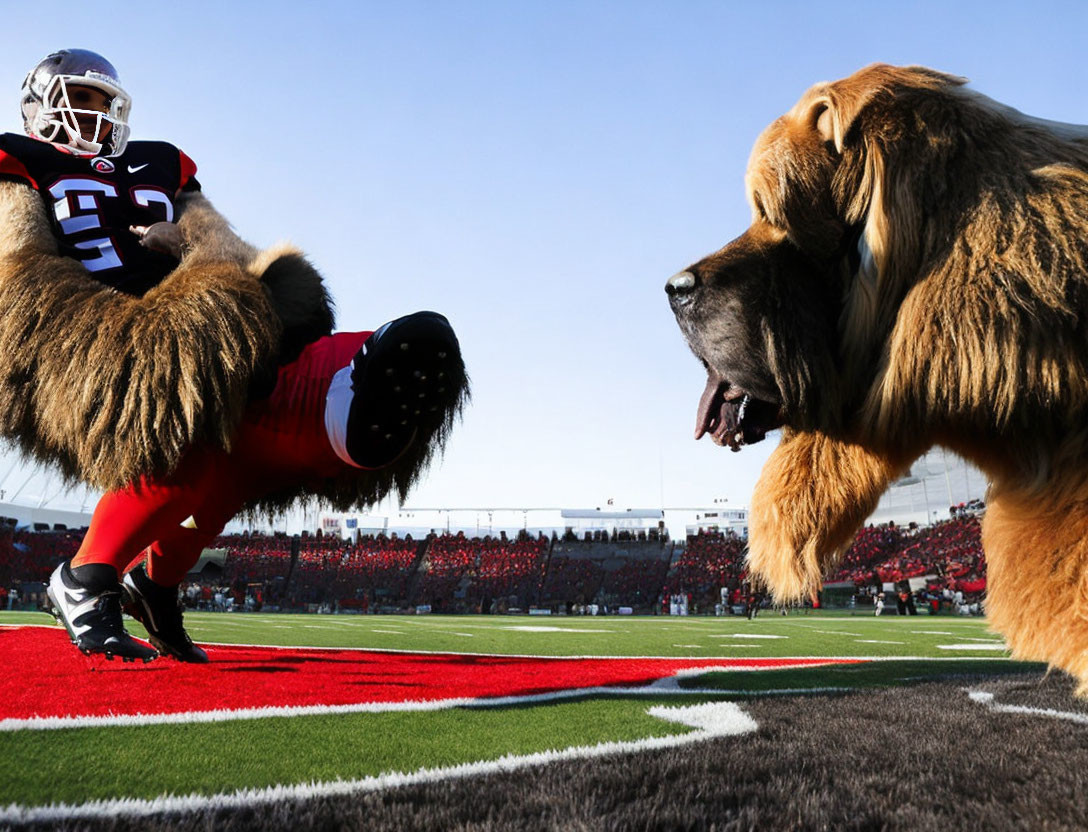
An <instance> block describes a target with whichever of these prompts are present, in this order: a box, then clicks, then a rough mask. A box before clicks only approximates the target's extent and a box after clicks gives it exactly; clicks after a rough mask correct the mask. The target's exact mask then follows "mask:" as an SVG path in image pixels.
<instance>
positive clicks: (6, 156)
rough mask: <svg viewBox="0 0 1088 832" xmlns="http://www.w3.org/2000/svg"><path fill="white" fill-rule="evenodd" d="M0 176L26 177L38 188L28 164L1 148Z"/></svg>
mask: <svg viewBox="0 0 1088 832" xmlns="http://www.w3.org/2000/svg"><path fill="white" fill-rule="evenodd" d="M0 176H15V177H18V178H19V179H25V180H26V181H27V182H29V183H30V184H31V185H32V186H34V190H38V183H37V182H35V181H34V177H33V176H31V175H30V171H28V170H27V169H26V165H24V164H23V163H22V162H20V161H19V160H18V159H16V158H15V157H14V156H12V155H11V154H10V153H5V152H4V151H3V150H0Z"/></svg>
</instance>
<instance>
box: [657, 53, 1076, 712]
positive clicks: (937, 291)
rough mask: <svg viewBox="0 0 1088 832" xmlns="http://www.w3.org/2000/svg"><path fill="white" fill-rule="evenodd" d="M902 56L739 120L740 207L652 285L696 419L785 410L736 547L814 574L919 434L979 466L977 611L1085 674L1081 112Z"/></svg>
mask: <svg viewBox="0 0 1088 832" xmlns="http://www.w3.org/2000/svg"><path fill="white" fill-rule="evenodd" d="M963 83H964V82H963V80H962V79H960V78H955V77H952V76H949V75H945V74H942V73H939V72H934V71H932V70H928V69H924V68H920V67H907V68H899V67H891V66H884V65H874V66H871V67H868V68H866V69H863V70H861V71H860V72H858V73H856V74H855V75H852V76H851V77H849V78H846V79H844V80H842V81H838V82H835V83H826V84H819V85H817V86H815V87H813V88H812V89H811V90H809V91H808V92H807V93H806V94H805V95H804V96H803V97H802V98H801V100H800V102H798V104H797V105H796V106H795V107H794V108H793V109H792V110H791V111H790V112H789V113H787V114H786V115H785V116H783V117H781V118H780V119H778V120H777V121H775V122H774V123H773V124H772V125H771V126H770V127H768V128H767V130H766V131H764V133H763V134H762V136H760V138H759V140H758V141H757V142H756V146H755V149H754V150H753V153H752V158H751V160H750V163H749V168H748V176H747V185H748V197H749V200H750V203H751V205H752V210H753V223H752V226H751V227H750V228H749V229H748V231H747V232H745V233H744V234H743V235H742V236H741V237H740V238H738V239H737V240H735V241H734V242H732V243H730V244H729V245H727V246H726V247H725V248H724V249H722V250H721V251H719V252H717V253H715V254H713V255H711V256H709V257H707V258H705V259H704V260H702V261H700V262H699V263H697V264H695V265H694V266H692V267H691V268H690V269H689V270H687V271H686V272H682V273H680V274H679V275H676V276H675V277H673V278H672V279H670V281H669V285H668V286H667V287H666V289H667V291H668V292H669V295H670V299H671V303H672V306H673V309H674V312H675V313H676V316H677V320H678V322H679V323H680V325H681V328H682V329H683V330H684V332H685V334H686V336H687V338H688V341H689V343H690V345H691V347H692V349H693V350H694V351H695V353H696V354H697V355H698V356H699V357H700V358H701V359H702V360H703V362H704V364H705V365H706V366H707V368H708V372H709V374H710V380H709V381H708V386H707V392H706V393H705V394H704V397H703V402H702V403H701V405H700V416H699V419H700V422H699V429H698V432H699V433H701V432H703V431H709V432H710V433H711V434H712V436H713V438H714V440H715V441H716V442H718V443H720V444H723V445H729V446H731V447H733V448H734V449H738V448H739V447H740V446H741V445H743V444H745V443H746V442H751V441H756V440H758V439H760V438H762V436H763V434H765V433H766V432H767V431H768V430H770V429H773V428H775V427H779V426H783V425H784V426H785V428H786V429H785V431H784V436H783V439H782V442H781V444H780V446H779V447H778V448H777V449H776V450H775V451H774V453H773V454H772V455H771V457H770V459H769V460H768V462H767V465H766V467H765V468H764V470H763V474H762V476H761V478H760V480H759V483H758V485H757V486H756V492H755V496H754V499H753V504H752V510H751V517H750V523H749V529H750V553H749V566H750V569H751V571H752V572H753V573H754V575H755V576H757V577H759V578H762V579H763V580H765V581H766V582H767V583H768V584H769V585H770V586H771V588H772V589H773V590H774V591H775V593H776V595H777V596H778V597H779V598H781V599H784V600H785V599H792V598H797V597H799V596H802V595H804V594H806V593H811V592H813V591H815V590H816V589H818V588H819V586H820V580H821V576H822V575H823V574H824V572H825V571H826V570H827V569H828V567H829V566H830V565H832V564H833V563H834V562H835V561H836V559H837V558H838V557H839V556H840V554H841V553H842V551H843V550H844V548H845V547H846V546H847V545H848V544H849V543H850V540H851V538H852V537H853V535H854V533H855V531H856V530H857V528H858V526H859V525H860V524H861V523H862V522H863V521H864V520H865V518H866V517H868V516H869V514H870V513H871V512H872V511H873V510H874V509H875V508H876V504H877V501H878V499H879V497H880V495H881V493H882V492H883V491H884V490H885V488H886V487H887V486H888V485H889V483H891V482H892V481H893V480H894V479H895V478H896V477H898V476H900V475H901V474H902V473H903V472H905V471H906V470H907V469H908V467H909V465H910V463H911V462H912V461H913V460H914V459H916V458H917V457H918V456H920V455H921V454H923V453H924V452H925V451H926V450H927V449H928V448H930V447H931V446H933V445H942V446H945V447H948V448H951V449H952V450H954V451H956V452H958V453H960V454H961V455H963V456H964V457H966V458H967V459H969V460H970V461H971V462H973V463H974V464H976V465H977V466H979V467H980V468H981V469H982V470H983V471H984V472H985V473H986V474H987V476H988V477H989V478H990V480H991V488H990V493H989V497H988V509H987V513H986V517H985V519H984V521H983V545H984V548H985V551H986V557H987V561H988V564H989V587H988V588H989V598H988V603H987V613H988V615H989V616H990V620H991V621H992V622H993V625H994V626H995V627H996V628H997V629H998V630H1000V631H1001V632H1002V633H1003V634H1004V635H1005V636H1006V638H1007V639H1008V642H1009V644H1010V646H1011V647H1012V649H1013V652H1014V655H1016V656H1018V657H1021V658H1025V659H1045V660H1047V661H1049V662H1051V663H1052V664H1054V665H1057V666H1060V667H1063V668H1065V669H1067V670H1069V671H1070V672H1072V673H1073V674H1075V675H1076V676H1077V677H1078V678H1079V679H1080V682H1081V686H1082V687H1081V692H1082V693H1088V366H1086V363H1088V331H1086V328H1085V315H1086V314H1088V129H1085V128H1083V127H1079V126H1075V125H1065V124H1058V123H1054V122H1046V121H1042V120H1039V119H1033V118H1030V117H1028V116H1025V115H1023V114H1021V113H1019V112H1017V111H1015V110H1013V109H1011V108H1009V107H1006V106H1004V105H1001V104H998V103H997V102H994V101H992V100H990V99H988V98H985V97H984V96H982V95H979V94H978V93H975V92H973V91H970V90H968V89H966V88H965V87H964V86H963Z"/></svg>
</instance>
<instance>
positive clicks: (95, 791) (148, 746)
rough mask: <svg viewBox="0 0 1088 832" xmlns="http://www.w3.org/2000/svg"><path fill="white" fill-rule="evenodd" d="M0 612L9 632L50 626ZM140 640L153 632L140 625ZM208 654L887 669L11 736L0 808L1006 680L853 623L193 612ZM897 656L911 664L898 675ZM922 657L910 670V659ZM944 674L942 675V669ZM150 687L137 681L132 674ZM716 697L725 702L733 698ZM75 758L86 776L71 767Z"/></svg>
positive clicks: (492, 752) (952, 651)
mask: <svg viewBox="0 0 1088 832" xmlns="http://www.w3.org/2000/svg"><path fill="white" fill-rule="evenodd" d="M51 621H52V619H51V618H49V617H48V616H46V615H42V614H34V613H0V625H17V624H43V623H49V622H51ZM128 623H129V625H130V630H131V631H132V632H133V633H134V634H136V635H142V631H141V629H140V628H139V626H138V625H136V624H135V623H134V622H128ZM186 623H187V625H188V627H189V629H190V631H191V633H192V635H193V636H194V638H195V639H196V640H197V641H199V642H206V643H207V642H218V643H234V644H259V645H297V646H318V647H366V648H383V649H392V650H402V651H405V650H406V651H428V652H447V651H449V652H458V653H480V654H503V655H536V656H617V657H621V656H659V657H703V656H707V657H710V656H713V657H743V658H771V657H882V658H885V659H892V661H882V662H879V663H873V664H865V665H849V666H841V667H830V668H812V669H806V670H774V671H760V672H716V673H708V674H704V675H702V676H696V677H689V678H685V679H684V680H683V681H682V684H683V685H684V686H685V687H686V688H687V689H691V688H698V689H700V690H699V692H691V693H680V692H676V693H674V694H672V695H668V696H664V695H662V696H658V695H656V694H655V695H652V696H649V695H642V696H613V695H607V696H594V695H589V696H586V697H583V698H577V699H568V700H565V701H556V702H547V703H539V704H519V705H515V706H506V707H469V708H453V709H447V710H439V711H433V712H408V713H373V714H370V713H353V714H340V715H319V716H294V717H277V718H266V719H253V720H246V721H241V720H231V721H225V722H218V723H210V724H207V723H201V724H181V725H147V726H136V727H132V726H128V727H93V728H91V727H81V728H68V729H61V730H48V731H24V730H20V731H8V732H0V805H2V804H18V805H21V806H40V805H44V804H50V803H58V802H65V803H69V804H73V803H75V804H78V803H83V802H85V801H89V800H96V799H110V798H120V797H133V798H152V797H155V796H158V795H164V794H171V795H187V794H190V793H194V794H203V795H208V794H217V793H229V792H233V791H235V790H238V789H245V788H264V787H269V786H275V785H280V784H297V783H307V782H311V781H314V782H327V781H334V780H345V779H354V778H361V777H366V776H371V775H378V774H382V773H389V772H414V771H418V770H420V769H423V768H434V767H444V766H451V765H456V764H460V763H471V762H475V761H485V760H494V759H496V758H498V757H501V756H503V755H507V754H519V755H520V754H529V753H533V752H541V751H546V750H550V749H563V748H569V747H573V746H587V745H593V744H596V743H600V742H626V741H634V740H639V739H644V738H648V737H654V736H663V735H667V734H677V733H684V732H686V731H689V730H691V729H690V728H687V727H685V726H683V725H678V724H675V723H667V722H663V721H662V720H661V719H658V718H656V717H653V716H650V715H649V714H648V713H647V709H648V708H650V707H651V706H652V705H654V704H663V705H668V706H670V707H675V706H677V705H681V704H691V703H692V702H702V701H708V700H711V701H712V700H714V699H715V698H716V697H717V696H723V697H726V698H728V697H734V698H736V696H737V695H738V694H737V693H736V692H737V691H748V692H751V693H752V694H758V693H760V692H764V693H765V692H768V691H770V692H773V691H775V690H780V689H798V688H828V687H830V688H844V689H848V690H849V689H854V688H870V687H874V686H875V687H880V686H886V685H902V684H910V683H913V682H920V681H927V680H933V679H936V678H947V677H949V676H955V675H958V674H964V673H1006V672H1019V671H1022V670H1025V669H1031V670H1037V669H1039V666H1038V665H1026V664H1021V663H1016V662H1011V661H1009V660H1008V659H1007V654H1006V652H1005V650H1004V648H1003V644H1002V642H1001V639H1000V637H999V636H997V635H995V634H994V633H993V632H992V631H990V630H989V629H988V628H987V625H986V622H985V620H983V619H967V618H952V617H939V616H938V617H926V616H918V617H909V618H898V617H882V618H879V619H877V618H874V617H872V616H863V615H856V616H848V615H831V614H821V615H811V614H810V615H802V614H799V613H794V614H791V615H789V616H780V615H774V614H769V613H768V614H764V615H761V616H760V617H758V618H757V619H755V620H753V621H748V620H747V619H744V618H739V617H725V618H694V617H690V618H669V617H647V618H633V617H625V618H619V617H609V618H604V617H578V618H548V617H532V618H530V617H527V616H526V617H491V616H475V617H440V616H411V617H409V616H313V615H311V616H300V615H245V614H213V613H189V614H187V615H186ZM896 657H902V659H901V660H899V661H895V660H894V659H895V658H896ZM908 657H910V658H908ZM934 660H938V661H934ZM133 678H134V679H138V674H137V675H134V677H133ZM707 689H716V690H720V691H722V693H721V694H720V695H716V694H712V693H709V692H707ZM75 758H78V759H79V761H80V764H79V765H78V766H73V765H71V760H72V759H75Z"/></svg>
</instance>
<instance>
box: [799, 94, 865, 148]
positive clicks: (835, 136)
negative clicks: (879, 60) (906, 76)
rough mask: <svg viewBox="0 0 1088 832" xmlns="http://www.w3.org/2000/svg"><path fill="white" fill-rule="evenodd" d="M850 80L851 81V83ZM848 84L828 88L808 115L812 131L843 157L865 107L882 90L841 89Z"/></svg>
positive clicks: (810, 107)
mask: <svg viewBox="0 0 1088 832" xmlns="http://www.w3.org/2000/svg"><path fill="white" fill-rule="evenodd" d="M848 80H849V79H848ZM843 84H844V82H841V81H840V82H839V83H837V84H828V85H827V86H826V87H825V88H824V90H823V91H822V93H823V94H821V95H819V96H818V97H817V98H816V99H815V100H813V101H812V102H811V103H810V104H809V107H808V111H807V113H806V115H805V119H806V122H807V124H808V126H809V128H810V129H812V130H814V131H815V132H817V133H818V134H819V135H820V138H821V139H822V140H823V141H824V143H825V144H827V145H828V146H829V147H833V148H834V149H835V152H836V153H839V154H841V153H842V151H843V148H844V147H845V146H846V137H847V134H848V133H849V132H850V128H851V127H852V126H853V124H854V122H855V121H856V120H857V117H858V115H859V114H860V113H861V111H862V110H864V109H865V105H866V104H868V103H869V102H870V101H872V99H873V97H874V96H875V95H876V93H877V91H878V89H879V88H874V87H852V88H851V87H847V88H845V89H839V88H840V87H842V86H843Z"/></svg>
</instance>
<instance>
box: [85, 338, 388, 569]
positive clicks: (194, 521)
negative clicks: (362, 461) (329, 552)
mask: <svg viewBox="0 0 1088 832" xmlns="http://www.w3.org/2000/svg"><path fill="white" fill-rule="evenodd" d="M369 335H370V333H369V332H347V333H338V334H336V335H331V336H328V337H327V338H322V339H320V340H319V341H316V342H315V343H313V344H311V345H310V346H308V347H307V348H306V349H305V350H303V352H302V355H301V356H299V358H298V360H297V361H295V362H293V363H291V364H288V365H285V366H284V367H281V368H280V370H279V374H278V377H277V380H276V387H275V389H274V391H273V393H272V395H271V396H270V397H269V398H268V399H265V400H262V401H260V402H256V403H254V404H252V405H250V407H249V408H248V409H247V411H246V414H245V417H244V418H243V420H242V422H241V424H240V426H239V428H238V431H237V433H236V435H235V436H234V440H233V442H232V446H231V450H230V451H229V452H228V451H224V450H223V449H222V448H216V447H210V446H204V445H201V446H197V447H195V448H193V449H192V450H190V451H189V452H188V453H186V454H185V456H184V457H183V458H182V460H181V463H180V464H179V465H178V467H177V468H176V469H175V470H174V471H173V472H172V473H170V474H169V475H168V476H165V477H144V478H141V479H140V480H139V481H138V482H136V483H134V484H133V485H130V486H128V487H126V488H123V489H120V490H118V491H111V492H110V493H108V494H106V495H104V496H103V497H102V499H101V500H99V502H98V505H97V506H96V507H95V510H94V515H93V517H92V518H91V525H90V528H89V529H88V530H87V534H86V536H85V537H84V538H83V543H82V545H81V546H80V547H79V551H78V552H77V553H76V556H75V557H74V558H73V559H72V566H82V565H84V564H87V563H108V564H110V565H112V566H114V567H115V568H116V569H117V571H118V574H121V573H123V572H126V571H127V570H128V569H129V568H131V567H133V566H135V565H136V564H137V563H139V561H140V560H141V559H142V558H143V557H144V555H145V554H146V555H147V567H148V574H149V575H150V577H151V578H152V580H154V581H155V582H156V583H158V584H160V585H162V586H176V585H177V584H179V583H180V582H181V581H182V579H183V578H184V577H185V575H186V574H187V573H188V572H189V570H190V569H192V567H193V566H194V565H195V564H196V562H197V561H198V560H199V559H200V553H201V552H202V551H203V550H204V548H205V547H206V546H208V545H209V544H210V543H211V542H212V541H213V540H214V539H215V538H216V537H217V536H218V535H219V533H220V532H221V531H222V530H223V527H224V526H225V525H226V524H227V523H228V522H229V521H230V519H231V518H232V517H234V515H235V514H237V513H238V511H239V510H240V509H241V508H242V507H243V506H245V505H246V504H247V503H249V502H251V501H253V500H256V499H259V498H260V497H262V496H264V495H267V494H274V493H275V492H277V491H281V490H285V489H288V488H297V487H298V486H299V485H304V484H305V483H307V482H310V481H315V482H316V481H320V480H322V479H324V478H326V477H333V476H336V475H337V474H340V473H341V472H343V471H344V470H346V469H348V468H350V466H349V465H348V464H347V463H346V462H344V461H343V460H341V459H340V458H339V457H338V456H337V455H336V453H335V452H334V451H333V450H332V446H331V445H330V444H329V441H328V435H327V434H326V431H325V396H326V394H327V393H328V390H329V384H330V382H331V380H332V376H333V375H334V374H335V373H336V372H337V371H338V370H340V369H341V368H343V367H346V366H347V365H348V364H349V363H350V362H351V360H352V358H353V357H354V356H355V353H356V352H357V351H358V349H359V347H360V346H362V343H363V341H365V340H366V338H367V337H368V336H369Z"/></svg>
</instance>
